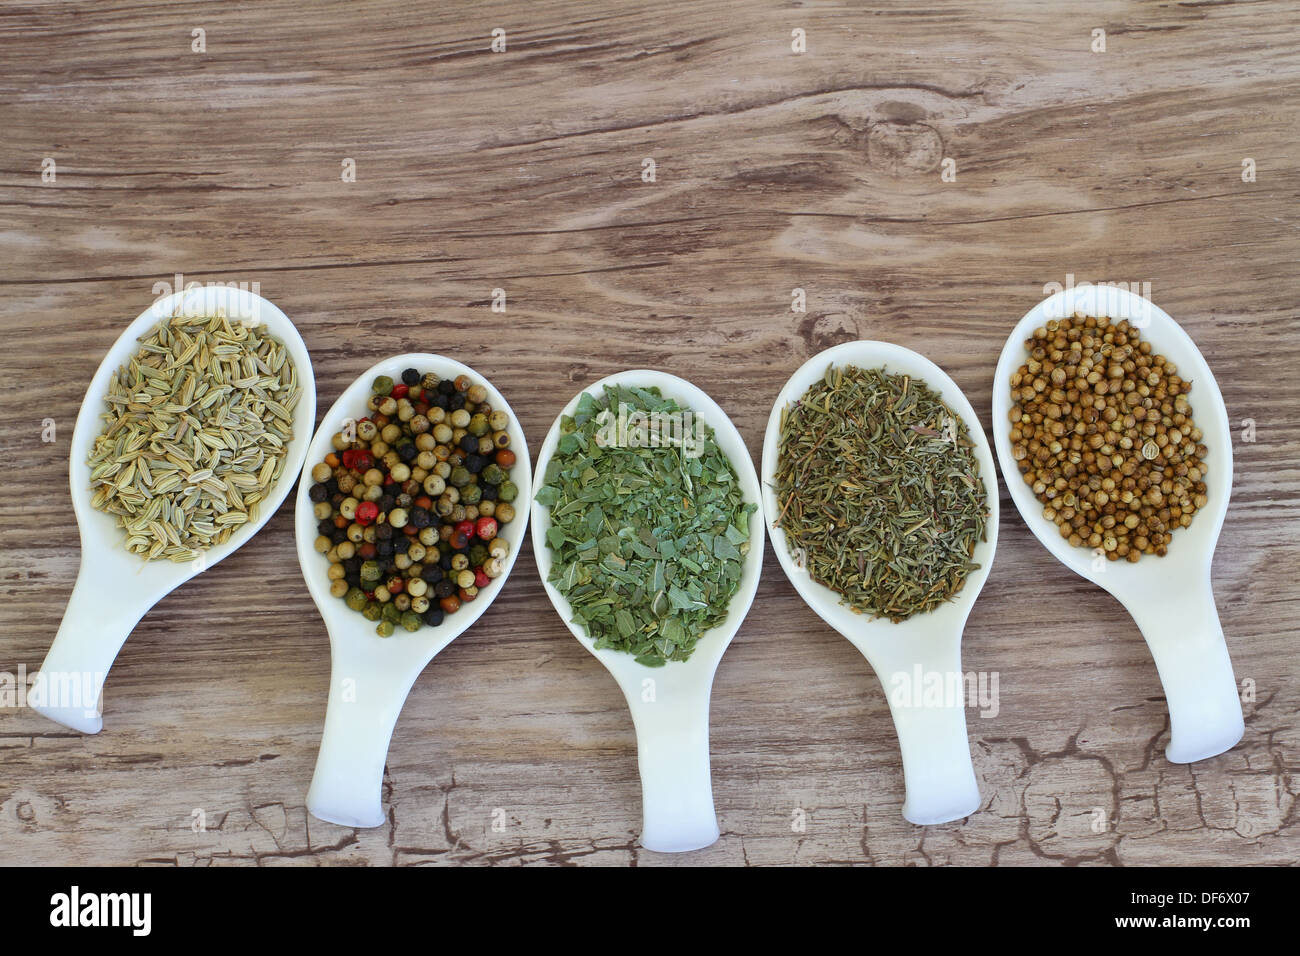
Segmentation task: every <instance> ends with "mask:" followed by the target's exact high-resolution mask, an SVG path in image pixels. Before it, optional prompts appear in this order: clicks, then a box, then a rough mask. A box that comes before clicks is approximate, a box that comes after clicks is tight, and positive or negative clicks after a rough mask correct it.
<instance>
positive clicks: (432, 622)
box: [424, 607, 443, 627]
mask: <svg viewBox="0 0 1300 956" xmlns="http://www.w3.org/2000/svg"><path fill="white" fill-rule="evenodd" d="M442 617H443V614H442V608H440V607H431V608H429V610H427V611H425V612H424V623H425V624H427V625H429V626H430V627H437V626H438V625H439V624H441V623H442Z"/></svg>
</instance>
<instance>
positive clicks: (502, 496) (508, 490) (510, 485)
mask: <svg viewBox="0 0 1300 956" xmlns="http://www.w3.org/2000/svg"><path fill="white" fill-rule="evenodd" d="M518 496H519V489H518V488H516V487H515V483H514V482H513V481H503V482H502V483H501V487H499V488H498V489H497V498H498V500H500V501H514V500H515V498H517V497H518Z"/></svg>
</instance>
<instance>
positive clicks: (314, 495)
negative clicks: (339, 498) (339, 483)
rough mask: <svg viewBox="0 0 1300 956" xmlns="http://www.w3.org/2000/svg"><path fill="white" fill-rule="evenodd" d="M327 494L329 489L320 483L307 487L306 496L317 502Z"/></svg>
mask: <svg viewBox="0 0 1300 956" xmlns="http://www.w3.org/2000/svg"><path fill="white" fill-rule="evenodd" d="M329 496H330V495H329V489H328V488H326V487H325V486H324V485H321V484H316V485H312V486H311V487H310V488H309V489H307V497H308V498H310V499H311V500H312V501H314V502H317V503H319V502H322V501H324V500H325V499H326V498H328V497H329Z"/></svg>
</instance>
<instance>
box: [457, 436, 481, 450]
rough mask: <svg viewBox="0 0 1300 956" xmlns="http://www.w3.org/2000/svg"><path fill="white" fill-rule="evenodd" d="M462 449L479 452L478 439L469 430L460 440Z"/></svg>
mask: <svg viewBox="0 0 1300 956" xmlns="http://www.w3.org/2000/svg"><path fill="white" fill-rule="evenodd" d="M460 450H461V451H464V452H477V451H478V439H477V438H475V437H474V436H473V435H471V434H470V433H469V432H466V433H465V437H464V438H462V439H461V440H460Z"/></svg>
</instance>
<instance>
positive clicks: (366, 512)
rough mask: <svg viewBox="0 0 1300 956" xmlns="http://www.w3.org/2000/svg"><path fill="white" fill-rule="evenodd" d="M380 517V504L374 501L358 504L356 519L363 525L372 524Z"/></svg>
mask: <svg viewBox="0 0 1300 956" xmlns="http://www.w3.org/2000/svg"><path fill="white" fill-rule="evenodd" d="M378 517H379V505H377V504H375V503H374V502H373V501H363V502H361V503H360V504H358V505H357V514H356V521H357V524H359V525H361V527H363V528H364V527H365V526H366V525H368V524H372V523H373V522H374V520H375V519H376V518H378Z"/></svg>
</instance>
